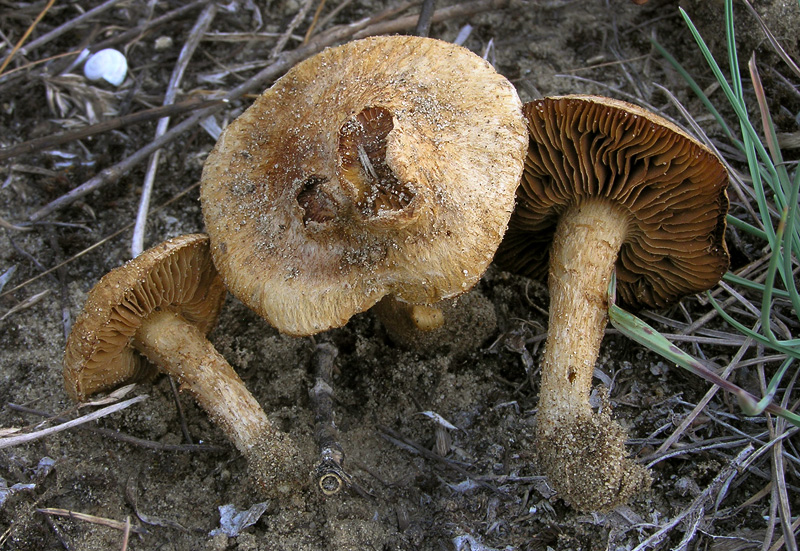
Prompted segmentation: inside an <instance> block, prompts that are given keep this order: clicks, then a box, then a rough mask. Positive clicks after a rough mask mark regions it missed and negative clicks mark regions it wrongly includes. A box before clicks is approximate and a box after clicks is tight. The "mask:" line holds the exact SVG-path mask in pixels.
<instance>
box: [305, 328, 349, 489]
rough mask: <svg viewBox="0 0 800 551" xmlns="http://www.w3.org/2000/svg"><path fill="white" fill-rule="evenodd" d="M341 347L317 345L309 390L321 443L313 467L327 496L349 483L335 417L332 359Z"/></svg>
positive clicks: (317, 434) (316, 433) (315, 424)
mask: <svg viewBox="0 0 800 551" xmlns="http://www.w3.org/2000/svg"><path fill="white" fill-rule="evenodd" d="M338 354H339V351H338V350H337V349H336V347H335V346H334V345H332V344H330V343H320V344H318V345H317V346H316V347H315V348H314V354H313V356H312V358H311V362H312V364H313V365H314V376H315V378H316V382H315V383H314V388H312V389H311V390H310V391H309V397H310V398H311V408H312V410H313V411H314V440H315V441H316V443H317V446H318V447H319V457H320V459H319V462H318V463H317V467H316V468H315V470H314V473H315V477H316V479H317V487H318V488H319V490H320V491H321V492H322V493H323V494H325V495H326V496H332V495H335V494H338V493H339V492H340V491H341V490H342V489H343V488H346V487H348V486H349V485H350V482H351V478H350V475H348V474H347V472H346V471H345V470H344V466H343V463H344V450H343V449H342V446H341V445H340V444H339V430H338V429H337V428H336V423H335V422H334V419H333V362H334V361H335V360H336V356H338Z"/></svg>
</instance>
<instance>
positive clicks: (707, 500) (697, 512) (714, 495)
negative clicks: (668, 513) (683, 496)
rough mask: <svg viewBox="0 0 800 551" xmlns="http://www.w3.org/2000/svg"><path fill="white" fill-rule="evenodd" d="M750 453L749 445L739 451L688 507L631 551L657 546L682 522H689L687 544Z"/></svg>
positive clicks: (751, 447)
mask: <svg viewBox="0 0 800 551" xmlns="http://www.w3.org/2000/svg"><path fill="white" fill-rule="evenodd" d="M751 453H753V446H751V445H748V446H747V447H745V448H744V449H743V450H742V451H740V452H739V453H738V455H737V456H736V457H734V458H733V459H732V460H731V461H730V462H729V463H728V464H727V465H725V467H723V468H722V470H721V471H720V472H719V473H718V474H717V476H715V477H714V480H712V481H711V483H710V484H709V485H708V486H707V487H706V489H705V490H703V492H702V493H701V494H700V495H699V496H697V497H696V498H695V499H694V500H693V501H692V503H690V504H689V506H688V507H686V508H685V509H684V510H683V511H681V512H680V513H678V514H677V515H675V516H674V517H673V518H672V519H671V520H670V521H669V522H668V523H667V524H665V525H664V526H662V527H661V528H660V529H659V530H658V531H657V532H656V533H655V534H653V535H652V536H650V537H649V538H647V539H646V540H645V541H643V542H642V543H640V544H639V545H638V546H636V548H634V550H633V551H644V550H645V549H649V548H651V547H654V546H656V545H658V544H659V543H660V542H661V541H663V540H664V538H665V537H667V535H668V534H669V533H670V532H671V531H672V530H673V529H674V528H675V527H676V526H678V525H679V524H681V523H682V522H684V521H688V522H689V526H687V527H686V528H687V529H686V533H687V534H688V535H689V539H688V540H687V539H686V538H687V536H684V540H686V541H687V543H688V541H689V540H691V537H693V535H694V533H695V530H696V529H697V526H698V522H697V520H698V519H702V517H703V514H704V513H705V511H706V508H707V506H708V505H709V504H713V503H714V502H715V501H717V500H718V496H719V494H720V492H721V491H722V490H723V489H724V488H725V486H726V485H727V484H728V483H729V482H730V479H732V478H733V477H734V476H736V474H738V472H739V470H740V468H741V466H742V464H743V463H744V462H745V461H746V460H747V457H748V456H749V455H750V454H751Z"/></svg>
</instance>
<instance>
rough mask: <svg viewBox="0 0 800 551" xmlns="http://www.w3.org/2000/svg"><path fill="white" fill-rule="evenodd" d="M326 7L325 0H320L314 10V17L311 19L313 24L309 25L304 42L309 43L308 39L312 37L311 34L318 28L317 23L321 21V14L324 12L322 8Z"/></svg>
mask: <svg viewBox="0 0 800 551" xmlns="http://www.w3.org/2000/svg"><path fill="white" fill-rule="evenodd" d="M324 7H325V0H320V2H319V5H318V6H317V9H316V10H314V17H313V18H312V19H311V24H310V25H309V26H308V30H307V31H306V34H305V35H304V36H303V44H305V43H307V42H308V40H309V39H310V38H311V35H312V34H314V29H316V28H317V23H318V22H319V15H320V14H321V13H322V8H324Z"/></svg>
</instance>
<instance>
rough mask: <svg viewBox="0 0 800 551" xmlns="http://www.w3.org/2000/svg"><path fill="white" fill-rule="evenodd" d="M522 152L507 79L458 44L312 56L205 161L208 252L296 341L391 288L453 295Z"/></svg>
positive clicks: (239, 292)
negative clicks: (297, 338)
mask: <svg viewBox="0 0 800 551" xmlns="http://www.w3.org/2000/svg"><path fill="white" fill-rule="evenodd" d="M526 148H527V139H526V132H525V124H524V119H523V118H522V112H521V103H520V101H519V98H518V96H517V94H516V92H515V90H514V88H513V86H512V85H511V84H510V83H509V82H508V81H507V80H506V79H505V78H504V77H502V76H501V75H499V74H497V73H496V72H495V71H494V69H493V68H492V67H491V66H490V65H489V64H488V63H487V62H485V61H484V60H483V59H481V58H480V57H478V56H476V55H474V54H473V53H471V52H469V51H468V50H466V49H464V48H462V47H460V46H456V45H453V44H449V43H446V42H442V41H438V40H433V39H428V38H419V37H404V36H395V37H375V38H368V39H364V40H359V41H355V42H351V43H348V44H345V45H343V46H339V47H336V48H331V49H328V50H325V51H323V52H322V53H320V54H318V55H317V56H314V57H313V58H310V59H308V60H306V61H304V62H302V63H300V64H299V65H297V66H296V67H294V68H293V69H292V70H291V71H289V72H288V73H287V74H286V75H285V76H284V77H282V78H281V79H279V80H278V81H277V82H276V83H275V84H274V85H273V86H272V87H271V88H270V89H268V90H267V91H266V92H264V93H263V94H262V95H261V96H260V97H259V98H258V99H257V100H256V101H255V103H254V104H253V105H252V106H251V107H250V108H249V109H248V110H247V111H245V113H244V114H243V115H242V116H240V117H239V118H238V119H237V120H235V121H234V122H233V123H232V124H231V125H230V126H229V127H228V128H227V129H226V131H225V132H224V133H223V135H222V136H221V138H220V140H219V142H218V143H217V146H216V148H215V149H214V151H212V153H211V154H210V155H209V158H208V160H207V161H206V163H205V167H204V170H203V177H202V188H201V201H202V205H203V214H204V217H205V222H206V225H207V231H208V233H209V235H210V236H211V242H212V254H213V255H214V261H215V263H216V265H217V267H218V268H219V270H220V272H221V273H222V276H223V278H224V279H225V282H226V285H227V286H228V288H229V289H230V290H231V292H232V293H233V294H234V295H236V296H237V297H238V298H239V299H240V300H242V301H243V302H244V303H245V304H247V305H248V306H250V307H251V308H253V309H254V310H255V311H257V312H258V313H259V314H260V315H261V316H262V317H264V318H265V319H266V320H267V321H268V322H269V323H270V324H272V325H273V326H274V327H276V328H277V329H278V330H280V331H282V332H284V333H287V334H293V335H308V334H313V333H317V332H319V331H323V330H326V329H329V328H332V327H338V326H341V325H344V324H345V323H346V322H347V320H348V319H349V318H350V317H351V316H352V315H354V314H356V313H358V312H362V311H364V310H366V309H368V308H370V307H371V306H372V305H374V304H375V303H376V302H377V301H378V300H380V299H381V298H382V297H383V296H385V295H389V294H391V295H395V296H396V297H397V298H398V299H400V300H402V301H405V302H410V303H433V302H436V301H438V300H441V299H445V298H450V297H453V296H456V295H458V294H460V293H463V292H465V291H467V290H469V289H470V288H471V287H472V286H473V285H474V284H475V283H476V282H477V281H478V279H479V278H480V277H481V275H482V274H483V272H484V271H485V269H486V267H487V266H488V264H489V263H490V262H491V260H492V257H493V253H494V251H495V250H496V248H497V245H498V244H499V242H500V240H501V239H502V236H503V233H504V230H505V227H506V224H507V222H508V219H509V217H510V215H511V211H512V209H513V202H514V194H515V190H516V187H517V184H518V182H519V177H520V175H521V173H522V161H523V158H524V152H525V150H526Z"/></svg>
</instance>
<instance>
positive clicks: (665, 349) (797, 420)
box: [608, 276, 800, 427]
mask: <svg viewBox="0 0 800 551" xmlns="http://www.w3.org/2000/svg"><path fill="white" fill-rule="evenodd" d="M615 292H616V276H612V278H611V284H610V288H609V301H608V317H609V320H610V321H611V324H612V325H613V326H614V327H615V328H616V329H617V330H618V331H619V332H620V333H622V334H623V335H625V336H626V337H628V338H630V339H632V340H633V341H635V342H637V343H639V344H641V345H643V346H646V347H647V348H649V349H650V350H652V351H653V352H656V353H657V354H659V355H661V356H662V357H663V358H665V359H666V360H668V361H670V362H672V363H674V364H676V365H678V366H680V367H682V368H683V369H686V370H687V371H689V372H690V373H693V374H695V375H697V376H699V377H702V378H703V379H705V380H707V381H709V382H711V383H713V384H715V385H717V386H719V387H720V388H722V389H723V390H725V391H727V392H730V393H731V394H733V395H734V396H735V397H736V399H737V401H738V402H739V407H740V408H741V409H742V411H743V412H744V413H745V414H746V415H758V414H760V413H762V412H763V411H768V412H770V413H773V414H775V415H778V416H780V417H783V418H784V419H786V420H787V421H789V422H791V423H792V424H794V425H795V426H798V427H800V415H797V414H795V413H792V412H790V411H788V410H787V409H785V408H782V407H780V406H778V405H776V404H774V403H773V402H772V401H771V400H766V401H764V400H758V399H757V398H756V397H755V396H753V395H752V394H750V393H749V392H747V391H746V390H744V389H743V388H741V387H739V386H737V385H735V384H733V383H731V382H730V381H728V380H727V379H723V378H722V377H720V376H719V375H718V374H717V373H716V372H715V371H712V370H711V369H709V368H708V367H706V366H705V365H704V364H703V363H702V362H700V361H699V360H698V359H696V358H694V357H693V356H691V355H689V354H687V353H686V352H684V351H683V350H681V349H680V348H678V347H677V346H675V345H674V344H672V343H671V342H670V341H669V340H668V339H667V338H666V337H664V336H663V335H662V334H661V333H659V332H658V331H656V330H655V329H654V328H653V327H651V326H650V325H648V324H647V323H645V322H644V321H642V320H641V319H640V318H638V317H637V316H635V315H633V314H631V313H630V312H627V311H625V310H623V309H622V308H620V307H619V306H617V305H616V303H615V300H614V296H615ZM787 367H788V366H787ZM778 381H779V379H778ZM777 384H778V383H777V382H775V381H772V382H771V387H774V388H777Z"/></svg>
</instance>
